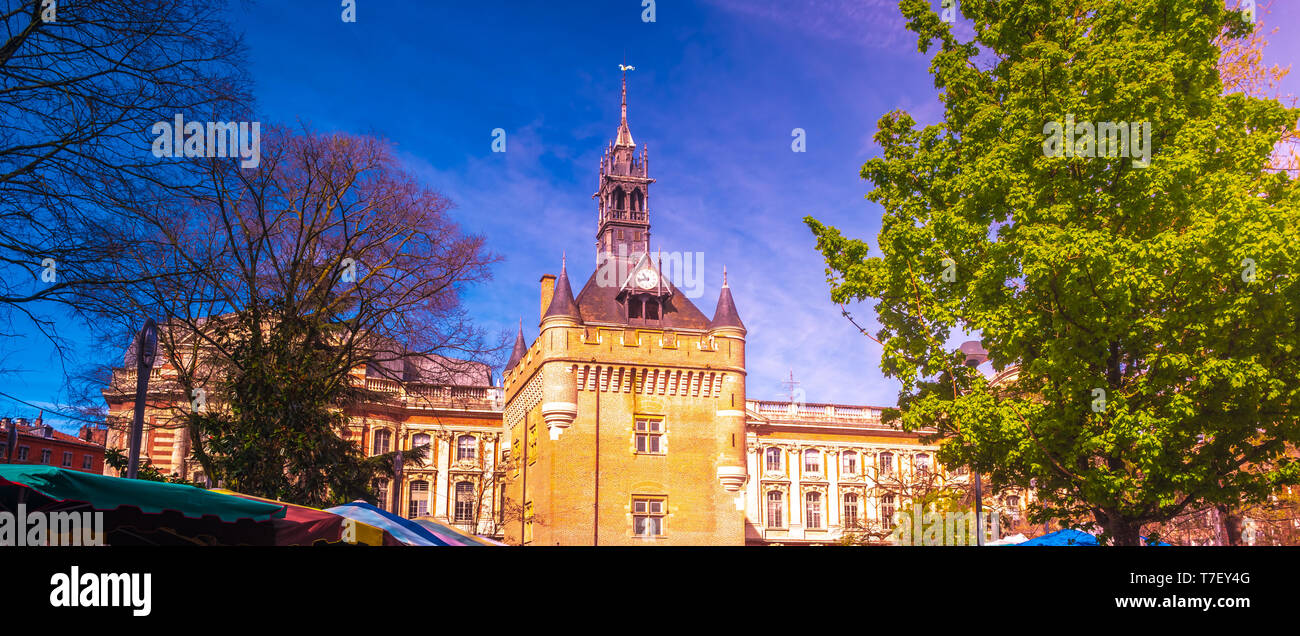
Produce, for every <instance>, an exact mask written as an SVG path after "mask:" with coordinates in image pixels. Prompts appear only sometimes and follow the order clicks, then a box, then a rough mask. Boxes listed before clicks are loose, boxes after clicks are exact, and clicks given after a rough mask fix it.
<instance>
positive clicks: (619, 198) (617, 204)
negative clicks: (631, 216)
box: [614, 188, 627, 210]
mask: <svg viewBox="0 0 1300 636" xmlns="http://www.w3.org/2000/svg"><path fill="white" fill-rule="evenodd" d="M614 209H615V210H626V209H627V195H626V194H624V193H623V188H614Z"/></svg>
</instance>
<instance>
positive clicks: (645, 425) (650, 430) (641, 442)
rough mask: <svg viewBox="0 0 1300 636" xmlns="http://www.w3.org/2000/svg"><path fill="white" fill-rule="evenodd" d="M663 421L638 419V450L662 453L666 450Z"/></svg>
mask: <svg viewBox="0 0 1300 636" xmlns="http://www.w3.org/2000/svg"><path fill="white" fill-rule="evenodd" d="M663 437H664V434H663V421H662V420H652V419H638V420H637V421H636V452H638V453H650V454H661V453H663V452H664V450H663V449H664V440H663Z"/></svg>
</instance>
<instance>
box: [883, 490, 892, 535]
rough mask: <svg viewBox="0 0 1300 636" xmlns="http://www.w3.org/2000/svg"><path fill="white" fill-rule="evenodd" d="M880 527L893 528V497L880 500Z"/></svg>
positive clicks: (886, 496) (887, 496)
mask: <svg viewBox="0 0 1300 636" xmlns="http://www.w3.org/2000/svg"><path fill="white" fill-rule="evenodd" d="M880 525H882V526H884V527H886V528H892V527H894V496H893V495H885V496H884V497H881V498H880Z"/></svg>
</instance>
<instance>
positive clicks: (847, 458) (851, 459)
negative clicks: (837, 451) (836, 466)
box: [840, 451, 858, 475]
mask: <svg viewBox="0 0 1300 636" xmlns="http://www.w3.org/2000/svg"><path fill="white" fill-rule="evenodd" d="M840 457H841V458H842V459H841V462H840V463H841V465H843V467H844V474H845V475H856V474H858V454H857V453H856V452H854V451H844V453H843V454H841V455H840Z"/></svg>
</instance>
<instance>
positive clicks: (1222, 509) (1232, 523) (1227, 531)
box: [1217, 506, 1241, 545]
mask: <svg viewBox="0 0 1300 636" xmlns="http://www.w3.org/2000/svg"><path fill="white" fill-rule="evenodd" d="M1217 508H1218V510H1219V518H1220V519H1222V520H1223V535H1224V539H1225V541H1224V542H1223V544H1222V545H1241V515H1240V514H1239V513H1238V512H1237V511H1236V510H1233V509H1231V508H1229V507H1227V506H1217Z"/></svg>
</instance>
